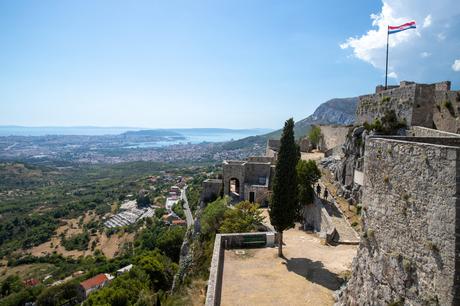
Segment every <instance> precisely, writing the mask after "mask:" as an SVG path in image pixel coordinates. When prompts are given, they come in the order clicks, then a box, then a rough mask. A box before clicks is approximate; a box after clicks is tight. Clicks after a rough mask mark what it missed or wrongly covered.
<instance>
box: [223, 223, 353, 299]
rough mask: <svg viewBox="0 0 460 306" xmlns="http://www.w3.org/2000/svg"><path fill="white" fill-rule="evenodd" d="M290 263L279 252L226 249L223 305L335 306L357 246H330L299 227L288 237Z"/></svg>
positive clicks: (286, 246)
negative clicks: (335, 293) (342, 281)
mask: <svg viewBox="0 0 460 306" xmlns="http://www.w3.org/2000/svg"><path fill="white" fill-rule="evenodd" d="M284 241H285V246H284V247H283V253H284V255H285V259H282V258H279V257H278V256H277V248H259V249H240V250H237V249H230V250H225V251H224V252H225V254H224V258H225V259H224V268H223V282H222V292H221V305H315V306H316V305H333V304H334V298H333V291H334V290H337V289H338V288H339V287H340V284H341V279H340V276H341V274H343V273H344V272H345V271H347V270H349V269H350V267H351V262H352V259H353V257H354V256H355V255H356V246H353V245H338V246H326V245H324V244H323V243H322V241H321V240H320V239H319V238H317V236H316V235H314V234H308V233H306V232H304V231H302V230H299V229H291V230H289V231H287V232H285V233H284Z"/></svg>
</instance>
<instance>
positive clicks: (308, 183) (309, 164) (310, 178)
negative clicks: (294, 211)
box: [296, 160, 321, 215]
mask: <svg viewBox="0 0 460 306" xmlns="http://www.w3.org/2000/svg"><path fill="white" fill-rule="evenodd" d="M296 170H297V182H298V183H299V207H298V215H300V213H301V211H302V208H303V205H305V204H309V203H312V202H313V195H314V189H313V185H314V184H315V183H316V181H318V180H319V179H320V177H321V172H320V171H319V169H318V167H317V166H316V163H315V162H314V161H313V160H308V161H306V160H299V162H298V163H297V167H296Z"/></svg>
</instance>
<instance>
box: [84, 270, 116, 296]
mask: <svg viewBox="0 0 460 306" xmlns="http://www.w3.org/2000/svg"><path fill="white" fill-rule="evenodd" d="M112 279H113V276H112V275H110V274H107V273H101V274H98V275H96V276H94V277H91V278H88V279H87V280H85V281H82V282H81V283H80V287H81V289H82V293H83V297H84V298H87V297H88V295H89V294H90V293H91V292H93V291H95V290H97V289H99V288H102V287H104V286H105V285H107V284H108V283H109V282H110V281H111V280H112Z"/></svg>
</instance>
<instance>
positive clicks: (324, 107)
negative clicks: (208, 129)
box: [224, 97, 358, 149]
mask: <svg viewBox="0 0 460 306" xmlns="http://www.w3.org/2000/svg"><path fill="white" fill-rule="evenodd" d="M357 106H358V97H353V98H340V99H339V98H337V99H331V100H329V101H326V102H324V103H322V104H321V105H320V106H318V108H317V109H316V110H315V112H314V113H313V114H312V115H310V116H308V117H306V118H305V119H302V120H300V121H297V122H296V123H295V126H294V132H295V137H296V138H300V137H303V136H305V135H306V134H307V133H308V131H309V130H310V127H311V126H312V125H313V124H337V125H350V124H353V123H354V122H355V112H356V108H357ZM281 133H282V129H279V130H276V131H274V132H271V133H268V134H264V135H260V136H251V137H246V138H242V139H239V140H236V141H230V142H228V143H226V144H225V145H224V148H226V149H239V148H243V147H246V146H248V145H254V144H258V145H262V146H263V145H264V144H265V143H266V142H267V139H279V138H280V137H281Z"/></svg>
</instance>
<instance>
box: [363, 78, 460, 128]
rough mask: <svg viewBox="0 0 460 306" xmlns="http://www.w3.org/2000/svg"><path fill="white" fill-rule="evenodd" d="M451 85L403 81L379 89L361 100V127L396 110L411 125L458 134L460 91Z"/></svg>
mask: <svg viewBox="0 0 460 306" xmlns="http://www.w3.org/2000/svg"><path fill="white" fill-rule="evenodd" d="M450 85H451V84H450V82H449V81H444V82H440V83H434V84H417V83H414V82H407V81H402V82H401V83H400V86H392V87H390V88H389V89H388V90H383V89H382V88H381V87H377V89H376V93H374V94H370V95H363V96H360V97H359V104H358V108H357V110H356V116H357V118H356V123H357V124H358V125H360V124H364V123H365V122H367V123H372V122H373V121H374V120H375V119H376V118H381V117H382V116H383V115H385V112H386V111H388V110H394V111H395V113H396V115H397V116H398V118H399V119H400V120H404V121H405V122H406V124H407V125H408V126H422V127H427V128H436V129H439V130H443V131H447V132H452V133H458V132H460V122H459V120H457V118H458V117H459V115H460V112H459V107H460V91H452V90H450V89H451V88H450Z"/></svg>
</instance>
